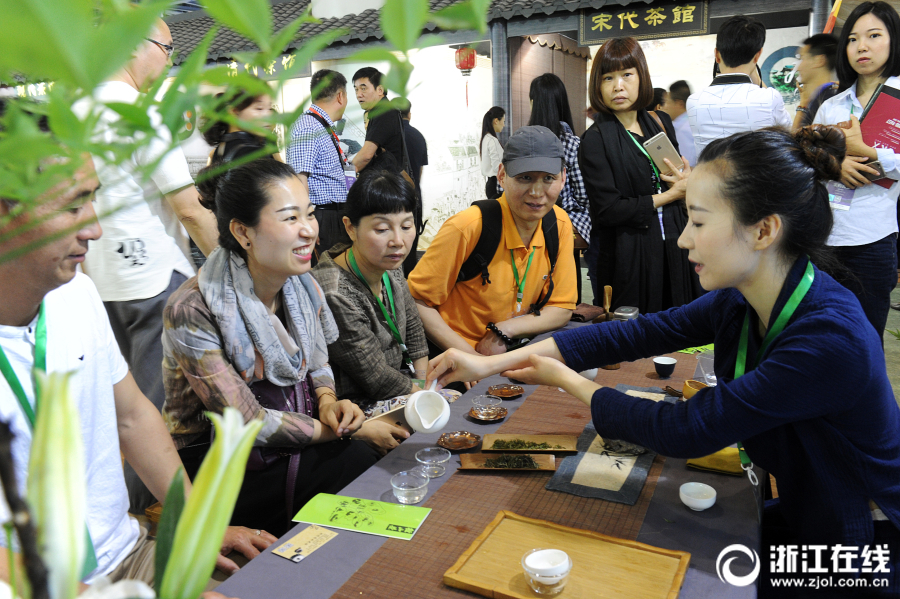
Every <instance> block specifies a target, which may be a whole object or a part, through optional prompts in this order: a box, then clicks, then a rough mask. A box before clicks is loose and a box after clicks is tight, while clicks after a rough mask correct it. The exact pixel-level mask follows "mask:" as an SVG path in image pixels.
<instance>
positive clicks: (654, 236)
mask: <svg viewBox="0 0 900 599" xmlns="http://www.w3.org/2000/svg"><path fill="white" fill-rule="evenodd" d="M657 115H659V117H660V120H661V121H662V123H663V125H664V126H665V129H666V134H667V135H668V137H669V139H670V140H671V141H672V144H673V145H674V146H675V148H676V149H678V142H677V140H676V137H675V130H674V128H673V127H672V120H671V119H670V118H669V116H668V115H667V114H665V113H664V112H657ZM638 123H639V124H640V126H641V129H642V130H643V131H644V133H645V139H649V138H650V137H652V136H654V135H656V134H657V133H659V132H660V131H661V129H660V127H659V124H657V122H656V120H655V119H654V118H653V117H652V116H650V114H649V113H648V112H647V111H646V110H640V111H638ZM578 161H579V164H580V165H581V172H582V175H583V177H584V185H585V189H586V191H587V195H588V199H589V201H590V209H591V221H592V228H591V239H590V244H591V246H592V250H593V251H591V252H590V254H591V255H596V256H597V262H596V273H597V283H598V289H602V287H603V286H604V285H612V289H613V296H612V308H613V309H615V308H617V307H619V306H636V307H637V308H638V309H639V310H640V311H641V313H642V314H647V313H650V312H658V311H660V310H664V309H666V308H669V307H672V306H680V305H682V304H686V303H688V302H690V301H692V300H694V299H695V298H697V297H699V296H700V294H702V293H703V290H702V288H701V287H700V282H699V280H698V278H697V275H696V273H695V272H694V270H693V268H692V267H691V265H690V263H689V262H688V259H687V255H688V252H687V250H682V249H679V248H678V237H679V236H680V235H681V232H682V231H683V230H684V227H685V226H686V225H687V222H688V217H687V209H686V207H685V204H684V202H683V201H677V202H672V203H670V204H667V205H665V206H664V207H663V226H664V227H665V232H666V239H665V241H664V240H663V238H662V234H661V233H660V228H659V216H658V214H657V211H656V208H654V207H653V198H652V197H651V196H653V194H655V193H656V189H654V186H653V183H652V180H651V177H652V175H653V171H652V169H651V167H650V163H649V161H648V160H647V158H646V157H645V156H644V154H643V153H641V151H640V149H638V147H637V146H636V144H635V143H634V141H633V140H632V139H631V135H630V134H629V133H628V132H627V131H626V130H625V127H623V126H622V124H621V123H620V122H619V120H618V119H617V118H616V117H615V116H613V115H611V114H606V113H602V112H601V113H599V114H598V116H597V119H596V120H595V121H594V124H593V125H592V126H591V127H590V129H588V130H587V131H586V132H585V133H584V136H583V137H582V140H581V148H580V149H579V152H578ZM661 183H662V188H663V190H665V189H666V188H667V187H666V184H665V182H661ZM595 244H596V245H595ZM664 265H665V268H664Z"/></svg>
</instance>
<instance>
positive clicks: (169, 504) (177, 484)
mask: <svg viewBox="0 0 900 599" xmlns="http://www.w3.org/2000/svg"><path fill="white" fill-rule="evenodd" d="M183 511H184V468H178V471H177V472H176V473H175V478H173V479H172V484H171V485H169V491H168V492H167V493H166V503H165V507H164V508H163V512H162V517H160V519H159V526H158V527H157V533H156V549H155V553H154V556H153V558H154V567H155V570H154V579H153V587H154V588H157V589H158V588H161V587H162V579H163V574H165V572H166V564H168V563H169V556H170V555H171V553H172V545H173V543H174V541H175V528H176V527H177V526H178V520H179V519H180V518H181V513H182V512H183Z"/></svg>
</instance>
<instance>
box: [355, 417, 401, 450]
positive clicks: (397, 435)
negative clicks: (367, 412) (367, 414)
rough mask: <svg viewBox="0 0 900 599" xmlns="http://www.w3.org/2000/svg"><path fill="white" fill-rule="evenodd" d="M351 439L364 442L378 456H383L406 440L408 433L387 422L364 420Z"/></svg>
mask: <svg viewBox="0 0 900 599" xmlns="http://www.w3.org/2000/svg"><path fill="white" fill-rule="evenodd" d="M353 438H354V439H359V440H361V441H365V442H366V443H368V444H369V447H371V448H372V449H374V450H375V451H377V452H378V453H379V454H380V455H385V454H386V453H387V452H389V451H390V450H392V449H394V448H395V447H397V446H398V445H400V441H402V440H404V439H408V438H409V433H408V432H406V431H405V430H403V429H402V428H400V427H399V426H394V425H393V424H391V423H389V422H383V421H381V420H366V421H365V423H363V425H362V428H360V429H359V431H357V432H356V433H355V434H354V435H353Z"/></svg>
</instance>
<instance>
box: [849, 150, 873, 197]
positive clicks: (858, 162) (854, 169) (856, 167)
mask: <svg viewBox="0 0 900 599" xmlns="http://www.w3.org/2000/svg"><path fill="white" fill-rule="evenodd" d="M866 160H868V159H867V158H864V157H862V156H850V155H849V154H848V155H847V157H846V158H844V161H843V162H842V163H841V183H843V184H844V185H845V186H846V187H849V188H850V189H856V188H857V187H863V186H864V185H868V184H869V183H871V181H869V180H868V179H866V176H865V175H864V174H863V173H871V174H873V175H877V174H878V171H876V170H875V169H874V168H872V167H871V166H866V165H865V164H863V162H865V161H866Z"/></svg>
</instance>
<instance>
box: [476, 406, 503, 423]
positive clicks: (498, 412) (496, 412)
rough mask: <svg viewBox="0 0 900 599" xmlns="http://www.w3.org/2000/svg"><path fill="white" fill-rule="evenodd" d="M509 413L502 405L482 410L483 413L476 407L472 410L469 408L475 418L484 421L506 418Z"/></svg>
mask: <svg viewBox="0 0 900 599" xmlns="http://www.w3.org/2000/svg"><path fill="white" fill-rule="evenodd" d="M507 413H508V412H507V410H506V408H502V407H501V408H495V409H493V410H491V411H489V412H488V411H482V413H481V414H479V413H477V412H476V411H475V408H474V407H473V408H472V409H471V410H469V416H471V417H472V418H474V419H475V420H483V421H491V420H500V419H501V418H506V414H507Z"/></svg>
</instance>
